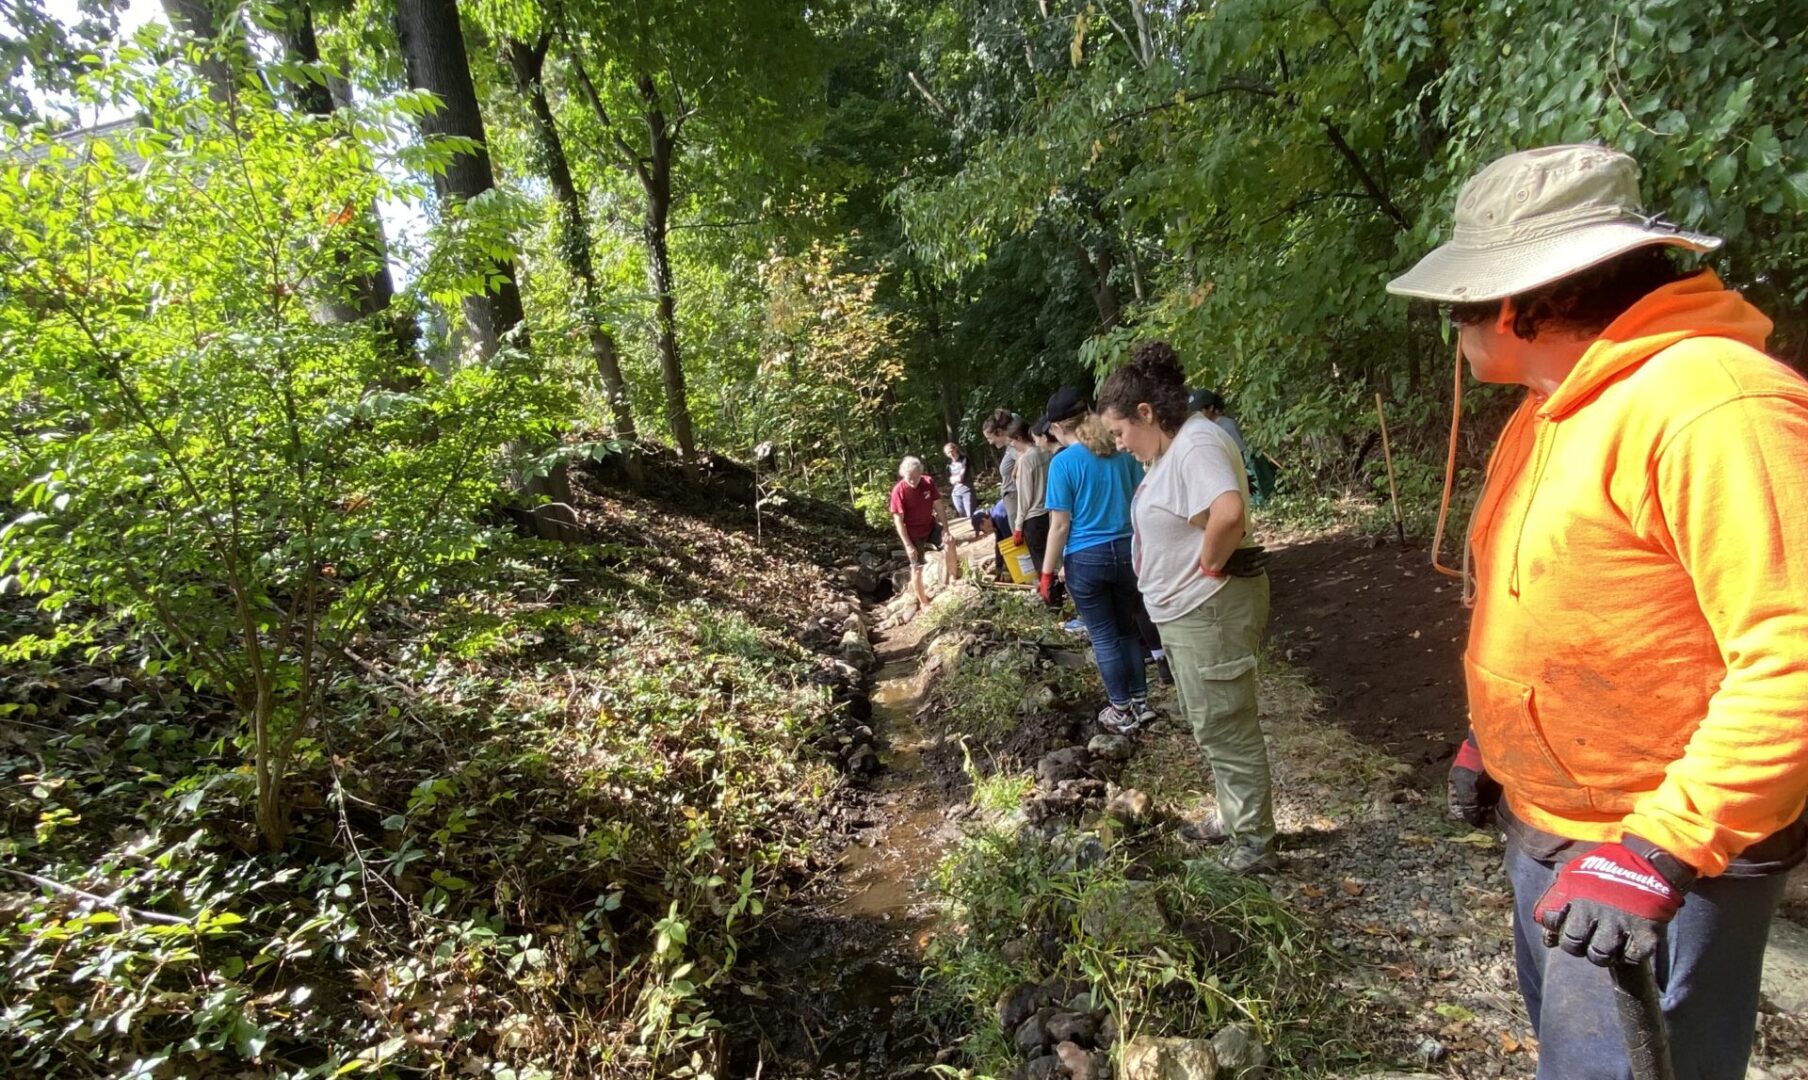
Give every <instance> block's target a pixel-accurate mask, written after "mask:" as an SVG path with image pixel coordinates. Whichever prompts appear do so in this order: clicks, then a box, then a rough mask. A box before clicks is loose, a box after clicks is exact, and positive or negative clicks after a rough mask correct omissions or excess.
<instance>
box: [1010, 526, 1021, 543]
mask: <svg viewBox="0 0 1808 1080" xmlns="http://www.w3.org/2000/svg"><path fill="white" fill-rule="evenodd" d="M1011 543H1013V544H1021V543H1023V530H1022V529H1018V530H1017V531H1016V532H1014V533H1012V534H1011Z"/></svg>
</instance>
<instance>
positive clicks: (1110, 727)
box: [1098, 705, 1138, 735]
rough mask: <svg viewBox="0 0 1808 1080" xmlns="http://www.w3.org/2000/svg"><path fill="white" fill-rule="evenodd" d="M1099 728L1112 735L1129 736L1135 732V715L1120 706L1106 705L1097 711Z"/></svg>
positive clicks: (1136, 722) (1136, 723)
mask: <svg viewBox="0 0 1808 1080" xmlns="http://www.w3.org/2000/svg"><path fill="white" fill-rule="evenodd" d="M1098 721H1099V726H1100V727H1102V728H1104V729H1105V730H1106V731H1109V732H1110V733H1111V734H1113V735H1129V734H1132V733H1134V732H1135V731H1136V728H1137V725H1138V720H1137V718H1136V713H1134V712H1132V711H1131V710H1130V709H1128V708H1126V707H1124V706H1122V705H1107V706H1105V707H1104V708H1103V709H1100V710H1099V715H1098Z"/></svg>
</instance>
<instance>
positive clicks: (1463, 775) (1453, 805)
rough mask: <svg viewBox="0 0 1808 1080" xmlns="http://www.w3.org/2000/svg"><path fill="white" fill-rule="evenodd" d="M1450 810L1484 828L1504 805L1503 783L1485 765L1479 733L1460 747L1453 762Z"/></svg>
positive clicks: (1470, 737)
mask: <svg viewBox="0 0 1808 1080" xmlns="http://www.w3.org/2000/svg"><path fill="white" fill-rule="evenodd" d="M1448 789H1449V795H1450V813H1451V814H1452V816H1455V817H1459V818H1462V819H1463V820H1464V821H1467V822H1468V823H1469V824H1470V825H1473V826H1474V827H1475V828H1478V829H1479V828H1481V827H1482V826H1484V825H1486V824H1487V823H1488V819H1489V818H1490V817H1492V816H1493V814H1494V808H1495V807H1496V806H1498V805H1500V784H1499V783H1497V782H1496V781H1495V779H1494V778H1493V777H1492V776H1489V775H1488V770H1486V769H1484V768H1483V767H1482V752H1481V751H1480V750H1479V749H1477V748H1476V745H1475V736H1474V735H1471V736H1469V737H1468V738H1466V739H1464V740H1463V745H1462V746H1459V747H1457V751H1456V760H1455V761H1453V762H1451V763H1450V779H1449V781H1448Z"/></svg>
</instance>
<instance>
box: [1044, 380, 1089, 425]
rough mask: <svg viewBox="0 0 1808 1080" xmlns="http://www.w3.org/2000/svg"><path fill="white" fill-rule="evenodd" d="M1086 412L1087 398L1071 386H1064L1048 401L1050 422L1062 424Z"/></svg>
mask: <svg viewBox="0 0 1808 1080" xmlns="http://www.w3.org/2000/svg"><path fill="white" fill-rule="evenodd" d="M1085 411H1086V397H1085V395H1083V394H1081V393H1080V392H1079V391H1078V390H1075V389H1074V388H1073V387H1071V386H1063V387H1062V388H1061V389H1059V390H1056V391H1055V392H1054V394H1053V395H1051V396H1050V397H1049V399H1048V422H1049V423H1051V424H1061V423H1065V422H1067V421H1069V420H1072V419H1073V418H1074V417H1076V416H1078V415H1080V414H1081V413H1083V412H1085Z"/></svg>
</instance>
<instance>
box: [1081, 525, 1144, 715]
mask: <svg viewBox="0 0 1808 1080" xmlns="http://www.w3.org/2000/svg"><path fill="white" fill-rule="evenodd" d="M1067 591H1068V592H1070V593H1072V594H1073V598H1074V606H1075V607H1077V608H1079V609H1080V621H1081V622H1084V623H1085V624H1086V636H1087V637H1088V638H1091V639H1092V656H1093V659H1094V660H1095V661H1096V662H1097V663H1098V665H1099V677H1100V678H1101V679H1103V680H1104V681H1105V696H1106V697H1108V698H1110V699H1111V703H1112V704H1113V705H1127V704H1129V702H1130V699H1131V698H1142V697H1147V696H1148V693H1149V684H1148V676H1147V674H1146V673H1145V672H1144V671H1143V646H1142V639H1141V638H1139V637H1137V633H1136V613H1137V611H1138V609H1140V608H1141V607H1142V602H1143V601H1142V594H1141V593H1139V592H1137V591H1136V571H1135V570H1134V569H1132V568H1131V564H1130V541H1128V540H1114V541H1112V542H1111V543H1109V544H1096V545H1094V546H1092V547H1089V548H1081V549H1080V550H1079V551H1075V552H1072V553H1070V554H1069V555H1068V556H1067Z"/></svg>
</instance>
